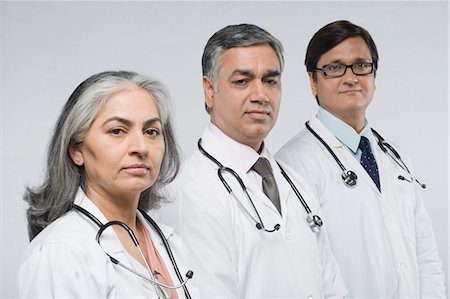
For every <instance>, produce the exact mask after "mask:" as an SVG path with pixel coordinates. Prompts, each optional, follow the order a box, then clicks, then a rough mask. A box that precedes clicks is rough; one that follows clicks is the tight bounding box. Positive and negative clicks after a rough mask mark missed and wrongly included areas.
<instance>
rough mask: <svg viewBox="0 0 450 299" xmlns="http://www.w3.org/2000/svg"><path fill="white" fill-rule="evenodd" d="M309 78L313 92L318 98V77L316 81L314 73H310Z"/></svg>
mask: <svg viewBox="0 0 450 299" xmlns="http://www.w3.org/2000/svg"><path fill="white" fill-rule="evenodd" d="M308 76H309V85H310V86H311V91H312V94H313V95H314V97H316V98H317V77H316V78H315V79H314V73H313V72H308Z"/></svg>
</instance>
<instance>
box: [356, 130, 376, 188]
mask: <svg viewBox="0 0 450 299" xmlns="http://www.w3.org/2000/svg"><path fill="white" fill-rule="evenodd" d="M359 148H360V149H361V152H362V153H361V165H362V166H363V167H364V169H365V170H366V171H367V173H368V174H369V175H370V177H371V178H372V180H373V182H374V183H375V185H377V187H378V190H380V191H381V189H380V175H379V173H378V166H377V161H375V157H374V156H373V153H372V150H371V149H370V141H369V139H367V138H366V137H364V136H362V137H361V141H360V142H359Z"/></svg>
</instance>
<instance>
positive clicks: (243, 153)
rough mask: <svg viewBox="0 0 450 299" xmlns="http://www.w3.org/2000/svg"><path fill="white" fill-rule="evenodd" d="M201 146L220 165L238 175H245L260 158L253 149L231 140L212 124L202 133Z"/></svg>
mask: <svg viewBox="0 0 450 299" xmlns="http://www.w3.org/2000/svg"><path fill="white" fill-rule="evenodd" d="M202 146H203V148H204V149H205V150H206V151H208V152H209V153H210V154H211V155H213V156H214V157H215V158H216V159H217V160H219V161H220V163H222V164H223V165H224V166H226V167H230V168H232V169H234V170H235V171H237V172H238V173H247V172H248V171H249V170H250V168H251V167H252V166H253V164H255V163H256V161H257V160H258V158H259V157H260V155H259V154H258V153H257V152H256V151H255V150H254V149H253V148H251V147H250V146H248V145H245V144H242V143H239V142H237V141H236V140H234V139H232V138H231V137H229V136H228V135H226V134H225V133H224V132H223V131H222V130H220V129H219V128H218V127H216V126H215V125H214V124H212V123H209V125H208V127H207V128H206V129H205V131H204V132H203V136H202ZM263 151H264V150H263Z"/></svg>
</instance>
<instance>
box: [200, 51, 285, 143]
mask: <svg viewBox="0 0 450 299" xmlns="http://www.w3.org/2000/svg"><path fill="white" fill-rule="evenodd" d="M280 79H281V69H280V63H279V61H278V57H277V55H276V53H275V52H274V50H273V49H272V48H271V47H270V46H269V45H267V44H261V45H254V46H248V47H237V48H231V49H229V50H227V51H225V52H224V53H223V54H222V55H221V57H220V63H219V68H218V74H217V79H216V80H217V89H214V85H213V82H212V81H211V80H210V79H209V78H207V77H204V78H203V88H204V92H205V98H206V104H207V105H208V107H209V108H210V109H211V122H212V123H213V124H215V125H216V126H217V127H219V128H220V129H221V130H222V131H223V132H224V133H225V134H227V135H228V136H230V137H231V138H233V139H234V140H236V141H238V142H240V143H243V144H246V145H248V146H251V147H252V148H253V149H255V150H258V149H259V147H260V146H261V143H262V142H263V140H264V138H265V137H266V136H267V134H268V133H269V132H270V130H271V129H272V127H273V126H274V124H275V121H276V119H277V116H278V109H279V105H280V101H281V82H280Z"/></svg>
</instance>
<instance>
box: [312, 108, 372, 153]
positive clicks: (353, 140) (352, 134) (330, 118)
mask: <svg viewBox="0 0 450 299" xmlns="http://www.w3.org/2000/svg"><path fill="white" fill-rule="evenodd" d="M316 117H317V118H318V119H319V120H320V121H321V122H322V124H323V125H324V126H325V127H326V128H327V129H328V130H329V131H330V132H331V134H333V135H334V136H335V137H336V138H337V139H339V141H341V142H342V143H343V144H344V145H345V146H347V147H348V148H349V149H350V150H351V151H352V152H353V153H354V154H356V153H357V151H358V146H359V142H360V140H361V136H365V137H367V138H368V139H369V140H371V134H370V127H369V125H368V122H367V120H366V121H365V123H364V128H363V129H362V131H361V132H360V133H359V134H358V133H356V131H355V130H354V129H353V128H352V127H351V126H349V125H348V124H346V123H345V122H344V121H342V120H340V119H339V118H337V117H336V116H334V115H333V114H331V113H330V112H328V111H326V110H325V109H323V108H322V107H319V111H317V115H316Z"/></svg>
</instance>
